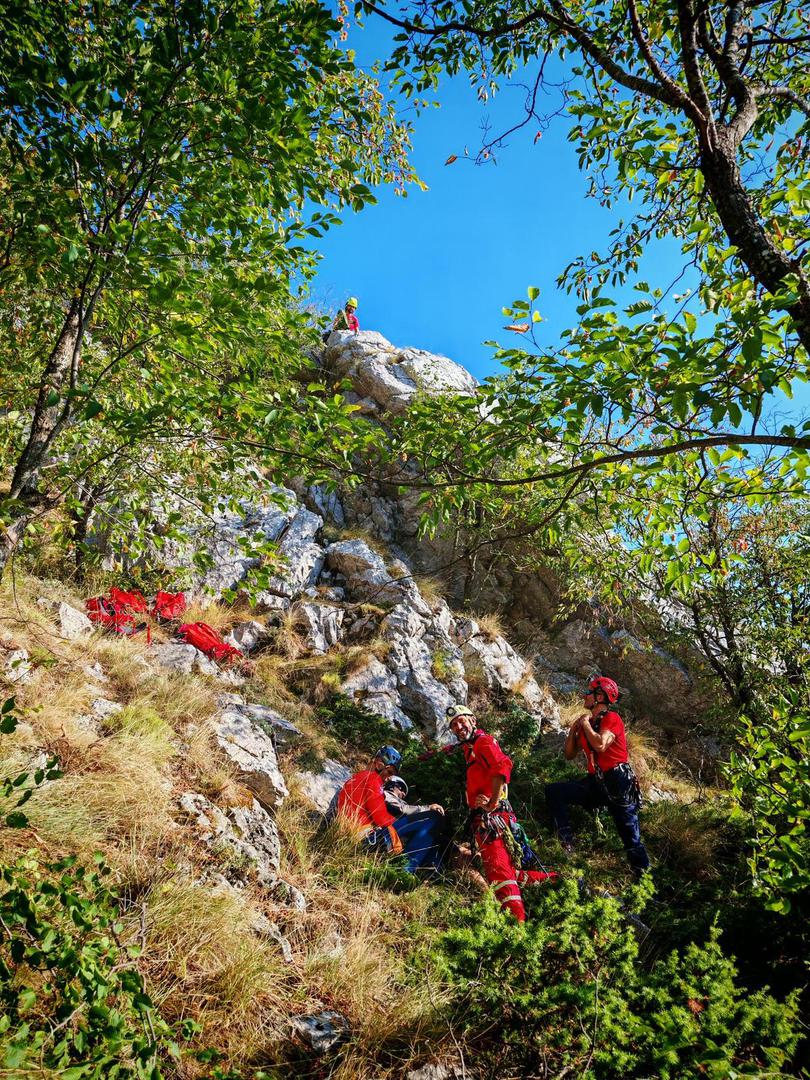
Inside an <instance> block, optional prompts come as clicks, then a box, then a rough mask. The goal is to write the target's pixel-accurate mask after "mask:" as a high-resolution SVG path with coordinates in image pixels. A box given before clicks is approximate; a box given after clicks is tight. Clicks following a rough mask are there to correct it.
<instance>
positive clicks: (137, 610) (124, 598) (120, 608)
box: [110, 585, 149, 615]
mask: <svg viewBox="0 0 810 1080" xmlns="http://www.w3.org/2000/svg"><path fill="white" fill-rule="evenodd" d="M110 600H112V602H113V604H114V605H115V610H116V611H117V612H118V613H119V614H122V613H126V614H127V615H141V614H145V613H146V612H147V610H148V609H149V605H148V604H147V602H146V597H145V596H144V595H143V593H139V592H138V590H137V589H133V590H132V592H125V590H124V589H119V588H117V587H116V586H115V585H113V587H112V588H111V589H110Z"/></svg>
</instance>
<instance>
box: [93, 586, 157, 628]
mask: <svg viewBox="0 0 810 1080" xmlns="http://www.w3.org/2000/svg"><path fill="white" fill-rule="evenodd" d="M121 597H132V598H133V599H134V601H135V606H134V607H130V605H129V604H127V603H122V602H121V599H120V598H121ZM138 597H140V600H141V601H143V604H144V606H143V607H140V606H139V601H138ZM84 606H85V607H86V609H87V617H88V618H89V619H90V621H91V622H95V623H100V624H101V625H102V626H103V627H104V628H105V629H106V630H112V631H113V632H114V633H116V634H137V633H138V631H139V630H143V629H144V627H145V625H146V624H145V623H136V622H135V619H134V617H133V616H132V615H131V614H130V611H135V612H138V613H140V612H142V611H146V601H145V600H144V598H143V597H142V596H141V594H140V593H125V592H122V591H121V590H120V589H116V588H112V589H110V595H109V596H92V597H91V598H90V599H89V600H87V601H85V605H84ZM128 609H129V610H128Z"/></svg>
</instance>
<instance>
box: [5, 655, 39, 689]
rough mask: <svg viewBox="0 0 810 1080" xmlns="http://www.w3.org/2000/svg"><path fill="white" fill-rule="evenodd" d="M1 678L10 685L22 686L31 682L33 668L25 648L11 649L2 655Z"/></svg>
mask: <svg viewBox="0 0 810 1080" xmlns="http://www.w3.org/2000/svg"><path fill="white" fill-rule="evenodd" d="M3 669H4V674H3V678H4V679H5V681H6V682H7V683H11V685H12V686H24V685H25V684H26V683H29V682H31V680H32V679H33V677H34V670H33V667H32V665H31V657H30V655H29V653H28V650H27V649H11V650H10V652H7V653H6V654H5V656H4V657H3Z"/></svg>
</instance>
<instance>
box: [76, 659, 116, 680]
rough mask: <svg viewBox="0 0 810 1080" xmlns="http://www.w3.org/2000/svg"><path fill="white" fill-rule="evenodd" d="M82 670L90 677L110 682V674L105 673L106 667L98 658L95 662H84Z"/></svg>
mask: <svg viewBox="0 0 810 1080" xmlns="http://www.w3.org/2000/svg"><path fill="white" fill-rule="evenodd" d="M82 671H83V672H84V673H85V675H86V676H87V677H88V679H95V681H96V682H100V683H108V682H109V681H110V677H109V675H107V674H105V671H104V668H103V667H102V666H101V664H100V663H99V662H98V660H96V662H95V663H94V664H82Z"/></svg>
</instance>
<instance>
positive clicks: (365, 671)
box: [341, 656, 413, 731]
mask: <svg viewBox="0 0 810 1080" xmlns="http://www.w3.org/2000/svg"><path fill="white" fill-rule="evenodd" d="M341 693H343V694H345V695H346V697H348V698H351V700H352V701H356V702H357V704H358V705H362V706H363V708H365V709H368V710H369V712H373V713H376V714H377V715H378V716H384V717H385V719H386V720H388V721H389V722H390V723H391V724H392V725H393V726H394V727H398V728H400V730H402V731H409V730H410V729H411V728H412V727H413V724H412V722H411V720H410V718H409V717H408V716H407V714H406V713H405V712H404V710H403V708H402V698H401V696H400V693H399V680H398V678H397V675H396V672H394V671H391V670H389V668H388V667H386V666H385V664H382V663H381V662H380V661H379V660H378V659H377V658H376V657H375V656H371V657H369V659H368V660H367V661H366V663H365V664H364V665H363V666H362V667H361V668H359V669H358V670H357V671H355V672H353V673H352V674H351V675H350V676H349V678H348V679H346V680H345V681H344V683H343V685H342V686H341Z"/></svg>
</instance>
